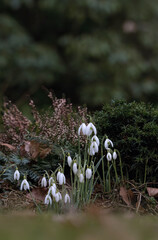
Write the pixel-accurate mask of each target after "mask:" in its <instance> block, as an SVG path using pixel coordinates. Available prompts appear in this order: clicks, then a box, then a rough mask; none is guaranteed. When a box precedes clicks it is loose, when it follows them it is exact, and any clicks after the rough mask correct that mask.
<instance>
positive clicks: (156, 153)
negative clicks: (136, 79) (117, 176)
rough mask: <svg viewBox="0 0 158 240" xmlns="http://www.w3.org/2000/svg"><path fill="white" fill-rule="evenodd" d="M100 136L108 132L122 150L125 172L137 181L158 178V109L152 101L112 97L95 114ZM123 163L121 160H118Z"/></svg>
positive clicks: (115, 144) (155, 179)
mask: <svg viewBox="0 0 158 240" xmlns="http://www.w3.org/2000/svg"><path fill="white" fill-rule="evenodd" d="M93 117H94V120H95V124H96V127H97V130H98V136H99V138H100V139H101V138H102V137H103V136H104V135H105V134H107V135H108V137H109V138H110V139H111V140H112V141H113V143H114V147H115V148H116V149H118V150H119V151H120V153H121V157H122V162H123V168H124V174H125V176H128V177H129V179H134V180H135V181H136V182H143V181H144V176H145V166H146V164H147V167H146V174H147V179H145V182H146V180H147V182H150V181H155V182H157V180H158V148H157V144H158V109H157V108H155V107H153V106H152V105H151V104H145V103H142V102H140V103H136V102H135V101H134V102H131V103H127V102H126V101H122V100H120V101H112V102H111V103H110V104H106V105H104V106H103V108H102V110H100V111H96V112H95V114H94V116H93ZM116 162H117V164H118V165H119V161H118V160H116Z"/></svg>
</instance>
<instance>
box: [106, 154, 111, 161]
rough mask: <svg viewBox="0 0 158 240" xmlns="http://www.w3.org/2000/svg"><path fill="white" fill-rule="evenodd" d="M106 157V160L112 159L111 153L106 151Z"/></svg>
mask: <svg viewBox="0 0 158 240" xmlns="http://www.w3.org/2000/svg"><path fill="white" fill-rule="evenodd" d="M106 158H107V160H108V161H111V160H112V155H111V153H110V152H108V153H107V155H106Z"/></svg>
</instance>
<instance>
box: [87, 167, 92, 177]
mask: <svg viewBox="0 0 158 240" xmlns="http://www.w3.org/2000/svg"><path fill="white" fill-rule="evenodd" d="M91 177H92V169H91V168H90V167H88V168H87V170H86V178H87V179H91Z"/></svg>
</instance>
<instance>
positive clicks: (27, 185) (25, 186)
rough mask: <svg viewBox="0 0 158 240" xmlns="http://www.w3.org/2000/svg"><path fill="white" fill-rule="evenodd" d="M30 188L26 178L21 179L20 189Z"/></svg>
mask: <svg viewBox="0 0 158 240" xmlns="http://www.w3.org/2000/svg"><path fill="white" fill-rule="evenodd" d="M23 189H24V190H30V185H29V183H28V181H27V180H26V178H24V180H23V181H22V183H21V186H20V190H21V191H22V190H23Z"/></svg>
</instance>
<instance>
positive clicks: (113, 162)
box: [112, 160, 119, 183]
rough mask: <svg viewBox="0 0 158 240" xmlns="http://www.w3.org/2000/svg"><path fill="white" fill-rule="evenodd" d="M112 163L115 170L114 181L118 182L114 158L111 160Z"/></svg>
mask: <svg viewBox="0 0 158 240" xmlns="http://www.w3.org/2000/svg"><path fill="white" fill-rule="evenodd" d="M112 165H113V168H114V171H115V178H116V183H118V182H119V178H118V174H117V169H116V162H115V160H114V161H113V160H112Z"/></svg>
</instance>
